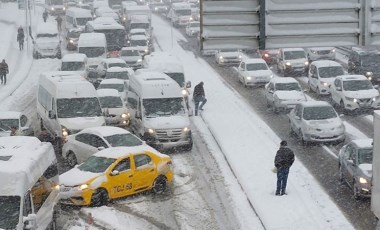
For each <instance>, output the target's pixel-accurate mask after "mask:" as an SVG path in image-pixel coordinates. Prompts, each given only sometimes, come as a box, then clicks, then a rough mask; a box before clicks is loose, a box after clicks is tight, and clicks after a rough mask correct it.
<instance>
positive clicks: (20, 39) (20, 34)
mask: <svg viewBox="0 0 380 230" xmlns="http://www.w3.org/2000/svg"><path fill="white" fill-rule="evenodd" d="M24 39H25V34H24V29H23V28H22V27H21V26H20V27H19V28H18V30H17V42H18V46H19V48H20V50H23V49H24Z"/></svg>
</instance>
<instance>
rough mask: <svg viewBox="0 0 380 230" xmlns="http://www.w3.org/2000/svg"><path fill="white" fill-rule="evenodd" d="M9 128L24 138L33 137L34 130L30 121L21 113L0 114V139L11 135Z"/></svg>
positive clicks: (3, 112)
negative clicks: (17, 131) (20, 132)
mask: <svg viewBox="0 0 380 230" xmlns="http://www.w3.org/2000/svg"><path fill="white" fill-rule="evenodd" d="M11 127H16V128H17V129H18V130H20V131H22V133H23V135H25V136H33V135H34V130H33V127H32V122H31V119H29V118H28V117H27V116H26V115H24V114H23V113H21V112H16V111H2V112H0V137H6V136H9V135H10V134H11Z"/></svg>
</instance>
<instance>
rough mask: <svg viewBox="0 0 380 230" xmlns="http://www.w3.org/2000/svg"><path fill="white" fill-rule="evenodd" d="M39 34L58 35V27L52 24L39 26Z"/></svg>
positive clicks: (47, 23)
mask: <svg viewBox="0 0 380 230" xmlns="http://www.w3.org/2000/svg"><path fill="white" fill-rule="evenodd" d="M37 34H58V29H57V25H56V24H53V23H50V22H46V23H43V24H39V25H38V27H37Z"/></svg>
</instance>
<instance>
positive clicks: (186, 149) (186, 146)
mask: <svg viewBox="0 0 380 230" xmlns="http://www.w3.org/2000/svg"><path fill="white" fill-rule="evenodd" d="M192 149H193V139H191V141H190V143H189V144H187V145H185V146H184V147H183V150H184V151H191V150H192Z"/></svg>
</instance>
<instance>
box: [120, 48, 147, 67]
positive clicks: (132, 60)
mask: <svg viewBox="0 0 380 230" xmlns="http://www.w3.org/2000/svg"><path fill="white" fill-rule="evenodd" d="M119 54H120V58H121V59H123V60H124V61H125V62H126V63H127V65H128V66H129V67H132V68H134V69H139V68H142V59H143V58H142V55H141V53H140V51H139V49H137V48H136V47H123V48H122V49H121V51H120V53H119Z"/></svg>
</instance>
